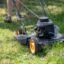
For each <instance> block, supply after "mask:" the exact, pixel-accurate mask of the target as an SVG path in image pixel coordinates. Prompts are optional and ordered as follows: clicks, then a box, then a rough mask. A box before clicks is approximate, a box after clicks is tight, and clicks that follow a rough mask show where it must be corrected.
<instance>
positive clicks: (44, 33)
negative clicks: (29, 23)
mask: <svg viewBox="0 0 64 64" xmlns="http://www.w3.org/2000/svg"><path fill="white" fill-rule="evenodd" d="M35 32H36V34H37V37H39V38H44V39H50V38H52V37H54V36H55V27H54V24H53V22H52V21H51V20H50V19H48V17H40V19H39V20H38V22H37V25H36V28H35Z"/></svg>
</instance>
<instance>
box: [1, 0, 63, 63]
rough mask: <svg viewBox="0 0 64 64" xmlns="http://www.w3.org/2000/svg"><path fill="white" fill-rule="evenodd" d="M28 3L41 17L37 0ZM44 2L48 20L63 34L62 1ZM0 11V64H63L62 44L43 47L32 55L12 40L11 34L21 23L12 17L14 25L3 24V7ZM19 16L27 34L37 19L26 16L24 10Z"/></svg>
mask: <svg viewBox="0 0 64 64" xmlns="http://www.w3.org/2000/svg"><path fill="white" fill-rule="evenodd" d="M28 1H29V0H26V2H25V4H26V5H27V6H28V7H29V8H31V9H32V10H34V11H35V12H36V13H37V14H38V15H40V16H41V12H40V9H41V7H40V6H39V2H38V1H37V0H33V1H32V0H30V1H31V2H30V1H29V2H28ZM36 1H37V2H36ZM34 2H36V3H34ZM45 2H46V3H47V7H46V8H47V9H48V16H49V18H51V19H52V20H53V21H54V23H55V24H57V25H58V26H59V28H60V32H61V33H64V0H47V1H45ZM31 3H32V4H33V5H32V4H31ZM36 10H37V11H36ZM0 11H1V12H0V64H64V43H60V42H56V43H55V44H53V46H52V47H50V46H45V47H44V49H42V51H41V52H40V53H38V54H36V55H32V54H31V53H30V52H29V50H28V48H27V47H26V46H23V45H21V44H20V43H19V42H18V41H17V40H16V39H15V38H14V35H13V32H14V31H15V30H16V29H17V28H18V27H19V26H20V25H21V23H20V22H17V21H16V17H15V15H13V22H14V23H11V24H8V23H5V22H4V20H3V18H4V16H5V15H4V14H5V7H1V8H0ZM14 14H15V13H14ZM21 14H23V15H25V18H24V20H23V22H24V23H25V26H26V28H27V32H28V34H29V33H30V32H31V30H32V29H33V26H34V25H35V24H36V22H37V19H36V18H35V17H34V16H33V15H27V14H26V11H25V10H24V9H23V10H22V12H21Z"/></svg>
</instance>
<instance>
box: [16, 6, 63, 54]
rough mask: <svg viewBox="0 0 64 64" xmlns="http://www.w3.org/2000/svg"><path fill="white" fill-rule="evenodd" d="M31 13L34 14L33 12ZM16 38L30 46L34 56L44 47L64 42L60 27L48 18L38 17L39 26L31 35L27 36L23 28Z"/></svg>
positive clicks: (37, 25) (19, 30) (18, 31)
mask: <svg viewBox="0 0 64 64" xmlns="http://www.w3.org/2000/svg"><path fill="white" fill-rule="evenodd" d="M24 7H25V6H24ZM29 11H30V12H31V13H32V11H31V10H29ZM34 15H35V14H34ZM35 16H37V15H35ZM37 17H38V16H37ZM15 38H16V39H17V40H18V41H19V42H21V43H22V44H25V45H28V46H29V50H30V52H31V53H32V54H35V53H37V52H39V51H40V49H41V46H42V45H44V46H45V45H46V44H53V43H54V42H56V41H60V42H64V36H63V34H61V33H59V29H58V26H57V25H55V24H54V23H53V21H52V20H51V19H49V18H48V17H47V16H43V17H38V21H37V24H36V26H35V27H34V30H33V32H32V33H31V34H30V35H27V32H26V30H25V29H24V27H22V26H21V28H19V29H18V30H16V31H15Z"/></svg>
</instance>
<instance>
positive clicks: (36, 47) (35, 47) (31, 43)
mask: <svg viewBox="0 0 64 64" xmlns="http://www.w3.org/2000/svg"><path fill="white" fill-rule="evenodd" d="M39 48H40V47H39V45H38V44H37V42H36V41H35V40H34V39H30V40H29V49H30V52H31V53H32V54H35V53H37V52H38V51H39Z"/></svg>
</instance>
